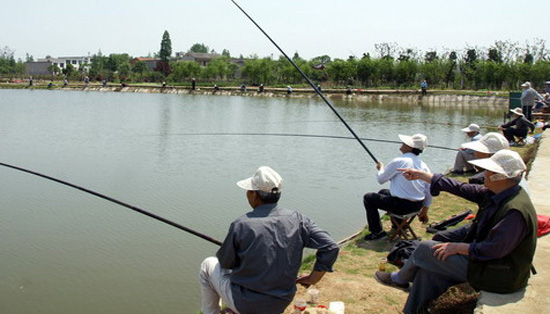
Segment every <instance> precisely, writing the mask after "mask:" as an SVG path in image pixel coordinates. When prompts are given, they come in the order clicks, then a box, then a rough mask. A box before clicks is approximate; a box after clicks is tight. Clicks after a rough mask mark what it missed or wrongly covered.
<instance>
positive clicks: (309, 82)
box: [231, 0, 378, 163]
mask: <svg viewBox="0 0 550 314" xmlns="http://www.w3.org/2000/svg"><path fill="white" fill-rule="evenodd" d="M231 2H233V4H234V5H235V6H236V7H237V8H238V9H239V10H240V11H241V12H242V13H243V14H244V15H245V16H246V17H247V18H248V19H249V20H250V21H251V22H252V23H253V24H254V25H256V27H257V28H258V29H259V30H260V31H261V32H262V33H263V34H264V35H265V36H266V37H267V39H269V41H271V43H272V44H273V45H275V47H277V49H278V50H279V51H280V52H281V53H282V54H283V55H284V56H285V58H286V59H287V60H288V61H289V62H290V63H291V64H292V65H293V66H294V68H296V70H297V71H298V72H300V74H301V75H302V77H303V78H304V79H305V80H306V81H307V83H308V84H309V85H310V86H311V87H312V88H313V90H315V92H316V93H317V95H319V97H321V99H323V101H324V102H325V103H326V104H327V105H328V106H329V108H330V109H331V110H332V112H334V114H335V115H336V116H337V117H338V118H339V119H340V121H342V123H343V124H344V125H345V126H346V128H347V129H348V130H349V131H350V133H351V134H352V135H353V137H355V139H356V140H357V141H358V142H359V144H361V146H362V147H363V148H364V149H365V151H367V153H368V154H369V156H370V157H371V158H372V160H373V161H374V162H375V163H378V160H377V159H376V157H374V155H373V154H372V153H371V151H370V150H369V149H368V148H367V146H365V144H364V143H363V142H362V141H361V139H359V136H357V134H355V132H354V131H353V129H352V128H351V127H350V126H349V124H348V123H347V122H346V120H344V118H343V117H342V116H341V115H340V113H339V112H338V111H337V110H336V108H334V106H333V105H332V104H331V103H330V101H328V99H327V98H326V97H325V95H323V93H321V91H319V89H318V88H317V86H315V84H313V82H312V81H311V80H310V79H309V77H308V76H307V75H306V74H305V73H304V72H303V71H302V70H301V69H300V67H298V65H297V64H296V63H294V61H293V60H292V59H291V58H290V57H289V56H288V55H287V54H286V53H285V52H284V51H283V49H281V47H279V45H277V43H276V42H275V41H274V40H273V39H271V37H270V36H269V35H268V34H267V33H266V32H265V31H264V30H263V29H262V28H261V27H260V25H258V23H256V21H254V19H253V18H252V17H251V16H250V15H248V13H246V11H245V10H244V9H243V8H241V6H239V5H238V4H237V2H235V0H231Z"/></svg>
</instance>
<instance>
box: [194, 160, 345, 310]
mask: <svg viewBox="0 0 550 314" xmlns="http://www.w3.org/2000/svg"><path fill="white" fill-rule="evenodd" d="M237 185H238V186H239V187H240V188H242V189H244V190H246V198H247V199H248V203H249V205H250V206H251V207H252V208H253V211H251V212H249V213H247V214H245V215H243V216H241V217H239V218H238V219H236V220H235V221H233V222H232V223H231V226H230V227H229V232H228V234H227V236H226V238H225V240H224V242H223V244H222V246H221V248H220V249H219V250H218V252H217V253H216V257H209V258H207V259H205V260H204V261H203V262H202V264H201V270H200V275H199V277H200V282H201V286H202V303H201V311H202V313H203V314H219V313H220V305H219V302H220V298H221V299H222V301H223V302H224V303H225V304H226V305H227V307H228V308H230V309H231V310H232V311H233V312H235V313H243V314H244V313H262V314H279V313H282V312H283V311H284V310H285V308H286V307H287V306H288V305H289V304H290V302H291V301H292V299H293V298H294V294H295V293H296V284H302V285H305V286H309V285H313V284H315V283H317V282H318V281H319V280H321V278H322V277H323V276H324V274H325V273H326V272H332V266H333V265H334V262H335V261H336V258H337V257H338V251H339V247H338V244H337V243H336V242H334V240H333V239H332V238H331V237H330V235H329V234H328V233H327V232H326V231H323V230H322V229H321V228H319V227H318V226H317V225H316V224H315V223H314V222H313V221H311V220H310V219H309V218H307V217H306V216H304V215H302V214H301V213H299V212H297V211H293V210H289V209H285V208H283V207H280V206H279V205H278V204H277V202H278V201H279V198H280V197H281V190H282V188H283V179H282V178H281V176H280V175H279V174H278V173H277V172H275V170H273V169H271V168H270V167H266V166H263V167H260V168H258V170H257V171H256V172H255V173H254V175H253V176H252V177H250V178H248V179H244V180H241V181H239V182H237ZM305 247H307V248H312V249H317V254H316V260H315V264H314V266H313V270H312V271H311V273H310V274H309V275H307V276H303V277H300V278H298V279H296V278H297V276H298V270H299V269H300V266H301V264H302V253H303V249H304V248H305Z"/></svg>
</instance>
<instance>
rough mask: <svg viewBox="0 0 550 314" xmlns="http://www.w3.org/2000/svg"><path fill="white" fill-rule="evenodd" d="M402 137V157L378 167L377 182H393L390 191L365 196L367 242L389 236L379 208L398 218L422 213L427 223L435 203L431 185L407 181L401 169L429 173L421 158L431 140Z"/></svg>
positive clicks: (420, 215)
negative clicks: (429, 212) (383, 227)
mask: <svg viewBox="0 0 550 314" xmlns="http://www.w3.org/2000/svg"><path fill="white" fill-rule="evenodd" d="M399 138H400V139H401V141H402V142H403V144H402V145H401V148H400V149H399V150H400V151H401V152H402V153H403V155H401V156H400V157H397V158H395V159H393V160H392V161H391V162H390V163H389V164H388V165H387V166H384V164H383V163H381V162H378V163H377V164H376V169H377V170H378V174H377V176H376V177H377V179H378V183H380V184H384V183H385V182H387V181H390V189H389V190H388V189H382V190H380V191H378V193H367V194H365V196H364V197H363V204H364V206H365V211H366V215H367V223H368V228H369V231H370V234H368V235H366V236H365V240H366V241H370V240H376V239H382V238H385V237H386V236H387V233H386V232H385V231H384V230H383V229H382V223H381V222H380V214H379V212H378V210H379V209H382V210H385V211H387V212H390V213H394V214H398V215H406V214H410V213H414V212H419V214H418V218H419V220H420V221H422V222H427V221H428V209H429V206H430V204H431V201H432V196H431V195H430V188H429V184H427V183H425V182H420V181H408V180H406V179H405V178H404V177H403V176H402V175H401V172H400V171H399V170H398V169H399V168H415V169H420V170H422V171H426V172H430V169H429V168H428V166H427V165H426V164H425V163H424V162H423V161H422V160H421V159H420V157H419V155H420V154H421V153H422V151H424V150H425V149H426V147H427V146H428V138H427V137H426V136H425V135H423V134H415V135H413V136H407V135H399Z"/></svg>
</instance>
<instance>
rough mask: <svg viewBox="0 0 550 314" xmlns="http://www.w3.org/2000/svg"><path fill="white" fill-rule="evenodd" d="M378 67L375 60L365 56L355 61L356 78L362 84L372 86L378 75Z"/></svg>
mask: <svg viewBox="0 0 550 314" xmlns="http://www.w3.org/2000/svg"><path fill="white" fill-rule="evenodd" d="M379 70H380V69H379V67H378V66H377V61H376V60H374V59H371V58H370V57H368V56H365V57H363V58H361V60H359V62H358V63H357V78H358V79H359V81H361V84H362V85H363V86H372V85H374V81H375V79H376V78H377V77H379V73H380V72H379Z"/></svg>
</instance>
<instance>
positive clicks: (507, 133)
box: [502, 128, 528, 142]
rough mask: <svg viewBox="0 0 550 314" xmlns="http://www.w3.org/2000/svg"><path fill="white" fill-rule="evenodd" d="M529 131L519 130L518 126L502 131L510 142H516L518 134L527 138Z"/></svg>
mask: <svg viewBox="0 0 550 314" xmlns="http://www.w3.org/2000/svg"><path fill="white" fill-rule="evenodd" d="M527 132H528V131H527V130H519V129H516V128H506V129H504V130H503V131H502V133H503V134H504V137H505V138H506V139H507V140H508V142H515V141H516V139H515V137H516V136H517V137H523V138H525V137H526V136H527Z"/></svg>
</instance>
